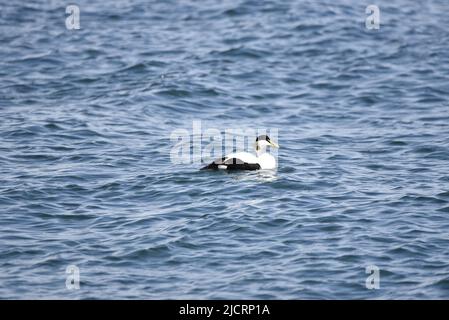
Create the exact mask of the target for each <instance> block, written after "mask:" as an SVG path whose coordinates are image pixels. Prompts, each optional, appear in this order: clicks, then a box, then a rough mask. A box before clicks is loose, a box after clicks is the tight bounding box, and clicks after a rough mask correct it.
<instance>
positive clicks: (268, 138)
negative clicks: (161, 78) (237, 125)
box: [256, 134, 270, 142]
mask: <svg viewBox="0 0 449 320" xmlns="http://www.w3.org/2000/svg"><path fill="white" fill-rule="evenodd" d="M259 140H266V141H268V142H270V137H269V136H267V135H266V134H263V135H261V136H258V137H257V138H256V142H257V141H259Z"/></svg>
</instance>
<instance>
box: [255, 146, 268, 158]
mask: <svg viewBox="0 0 449 320" xmlns="http://www.w3.org/2000/svg"><path fill="white" fill-rule="evenodd" d="M265 152H267V147H266V146H261V145H258V146H257V147H256V155H257V157H260V156H261V155H263V154H264V153H265Z"/></svg>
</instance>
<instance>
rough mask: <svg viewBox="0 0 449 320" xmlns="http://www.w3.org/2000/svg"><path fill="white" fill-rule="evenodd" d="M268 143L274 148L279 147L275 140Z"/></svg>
mask: <svg viewBox="0 0 449 320" xmlns="http://www.w3.org/2000/svg"><path fill="white" fill-rule="evenodd" d="M270 145H271V146H272V147H275V148H279V145H278V144H277V143H276V142H273V141H270Z"/></svg>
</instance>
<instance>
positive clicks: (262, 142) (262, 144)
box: [256, 134, 279, 151]
mask: <svg viewBox="0 0 449 320" xmlns="http://www.w3.org/2000/svg"><path fill="white" fill-rule="evenodd" d="M268 146H270V147H274V148H279V145H278V144H277V143H276V142H273V141H271V140H270V137H269V136H267V135H266V134H263V135H261V136H258V137H257V138H256V151H260V150H264V149H265V148H266V147H268Z"/></svg>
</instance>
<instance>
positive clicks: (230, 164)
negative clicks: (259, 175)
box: [201, 157, 260, 170]
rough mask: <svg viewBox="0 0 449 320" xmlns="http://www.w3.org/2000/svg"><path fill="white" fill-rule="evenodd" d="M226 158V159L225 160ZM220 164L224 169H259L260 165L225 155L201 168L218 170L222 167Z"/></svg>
mask: <svg viewBox="0 0 449 320" xmlns="http://www.w3.org/2000/svg"><path fill="white" fill-rule="evenodd" d="M225 160H226V161H225ZM218 166H221V168H223V169H224V170H259V169H260V165H259V164H258V163H247V162H243V161H242V160H240V159H237V158H229V159H226V157H223V158H221V159H217V160H215V161H214V162H212V163H210V164H208V165H207V166H205V167H203V168H201V170H218V169H220V168H219V167H218Z"/></svg>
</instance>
